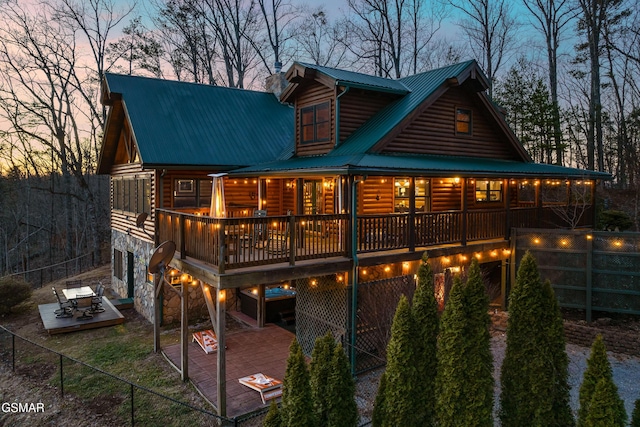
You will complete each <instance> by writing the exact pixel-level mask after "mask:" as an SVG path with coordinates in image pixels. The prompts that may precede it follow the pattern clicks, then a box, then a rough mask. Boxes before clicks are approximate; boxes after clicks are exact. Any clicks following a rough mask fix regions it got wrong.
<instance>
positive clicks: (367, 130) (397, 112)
mask: <svg viewBox="0 0 640 427" xmlns="http://www.w3.org/2000/svg"><path fill="white" fill-rule="evenodd" d="M468 79H471V80H472V81H473V83H472V87H473V88H474V90H476V91H478V92H480V91H482V90H484V89H486V88H487V87H488V81H487V79H486V77H485V76H484V73H482V70H481V69H480V67H479V66H478V64H477V63H476V61H475V60H470V61H466V62H461V63H459V64H454V65H450V66H448V67H443V68H438V69H435V70H431V71H426V72H424V73H420V74H415V75H413V76H409V77H404V78H402V79H400V80H399V81H400V82H401V83H402V84H403V85H404V86H406V87H407V88H409V89H410V92H409V93H408V94H406V95H405V96H403V97H401V98H399V99H397V100H395V101H394V102H392V103H390V104H389V105H387V106H386V107H385V108H383V109H382V110H381V111H380V112H378V113H377V114H376V115H375V116H373V117H372V118H371V119H369V120H368V121H367V122H366V123H365V124H364V125H363V126H361V127H360V128H359V129H357V130H356V131H355V132H353V134H351V135H350V136H349V138H347V139H346V140H345V141H343V142H342V143H341V144H340V145H339V146H338V147H337V148H336V149H334V150H333V152H332V155H344V154H356V153H368V152H369V153H370V152H374V151H375V148H376V146H377V145H378V144H380V142H381V141H384V139H385V137H386V136H387V135H389V134H390V133H391V132H392V131H394V130H396V129H397V128H398V126H399V125H401V124H402V123H403V122H404V121H405V120H406V119H407V118H408V117H410V116H412V115H414V114H416V113H417V112H418V109H424V108H425V107H426V106H428V105H429V104H431V103H432V102H433V101H435V100H436V99H437V98H438V97H439V96H440V95H441V94H442V93H443V92H444V91H446V89H448V88H449V87H451V86H456V85H459V84H463V83H464V82H465V81H467V80H468ZM429 101H431V102H429ZM490 108H491V110H492V111H491V112H492V113H493V114H494V115H495V116H496V117H497V115H498V114H499V113H498V112H497V110H495V108H493V107H490ZM498 121H500V120H498ZM504 130H505V131H507V132H510V131H509V129H508V128H507V127H506V126H505V129H504ZM509 136H510V137H511V142H512V144H514V146H515V148H516V150H517V151H518V152H519V153H520V155H521V156H522V157H523V159H527V160H529V157H528V155H527V153H526V151H525V150H524V148H523V147H522V145H521V144H520V143H519V142H518V141H517V139H516V138H515V136H514V135H513V134H510V135H509Z"/></svg>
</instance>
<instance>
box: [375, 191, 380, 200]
mask: <svg viewBox="0 0 640 427" xmlns="http://www.w3.org/2000/svg"><path fill="white" fill-rule="evenodd" d="M376 200H380V192H379V191H378V194H376Z"/></svg>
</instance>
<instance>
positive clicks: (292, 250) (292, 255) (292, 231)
mask: <svg viewBox="0 0 640 427" xmlns="http://www.w3.org/2000/svg"><path fill="white" fill-rule="evenodd" d="M287 220H288V221H289V224H288V225H287V226H286V228H288V229H289V235H288V236H285V239H288V240H289V242H288V243H289V265H295V264H296V237H295V236H296V217H295V216H293V215H289V217H288V218H287ZM302 231H304V230H302ZM300 242H304V236H301V237H300ZM285 244H286V243H285Z"/></svg>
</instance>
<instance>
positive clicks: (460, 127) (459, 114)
mask: <svg viewBox="0 0 640 427" xmlns="http://www.w3.org/2000/svg"><path fill="white" fill-rule="evenodd" d="M471 124H472V123H471V110H469V109H466V108H456V133H457V134H461V135H471Z"/></svg>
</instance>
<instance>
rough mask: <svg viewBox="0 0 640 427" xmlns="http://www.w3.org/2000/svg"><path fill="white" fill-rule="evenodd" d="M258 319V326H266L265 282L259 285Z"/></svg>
mask: <svg viewBox="0 0 640 427" xmlns="http://www.w3.org/2000/svg"><path fill="white" fill-rule="evenodd" d="M256 304H257V305H256V321H257V324H258V328H264V319H265V311H266V310H265V309H266V305H265V301H264V283H261V284H259V285H258V301H257V303H256Z"/></svg>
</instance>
